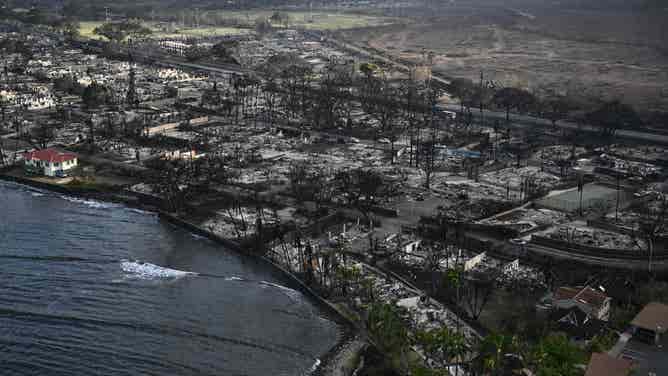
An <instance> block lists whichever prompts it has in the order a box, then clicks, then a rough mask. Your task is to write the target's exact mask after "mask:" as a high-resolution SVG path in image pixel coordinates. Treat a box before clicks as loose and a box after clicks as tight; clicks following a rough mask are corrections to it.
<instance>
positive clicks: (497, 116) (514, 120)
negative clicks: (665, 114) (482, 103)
mask: <svg viewBox="0 0 668 376" xmlns="http://www.w3.org/2000/svg"><path fill="white" fill-rule="evenodd" d="M439 107H440V108H443V109H446V110H449V111H459V110H460V109H461V107H460V106H459V105H457V104H444V105H439ZM471 114H472V115H473V117H475V118H478V117H480V112H479V111H478V110H476V111H473V110H472V111H471ZM483 116H484V117H485V119H490V118H491V119H494V120H501V121H502V122H501V124H505V121H506V113H505V112H498V111H489V110H485V111H484V114H483ZM510 121H511V124H512V125H515V126H519V127H525V128H526V127H530V126H534V127H535V126H539V127H552V122H551V121H549V120H547V119H541V118H537V117H533V116H527V115H519V114H510ZM557 127H559V128H562V129H567V130H578V129H579V130H581V131H584V132H592V133H593V132H598V130H597V129H596V128H594V127H592V126H590V125H584V126H579V125H578V124H575V123H573V122H569V121H558V122H557ZM617 137H619V138H625V139H629V140H635V141H642V142H649V143H653V144H664V145H668V135H663V134H657V133H650V132H643V131H633V130H627V129H621V130H618V131H617Z"/></svg>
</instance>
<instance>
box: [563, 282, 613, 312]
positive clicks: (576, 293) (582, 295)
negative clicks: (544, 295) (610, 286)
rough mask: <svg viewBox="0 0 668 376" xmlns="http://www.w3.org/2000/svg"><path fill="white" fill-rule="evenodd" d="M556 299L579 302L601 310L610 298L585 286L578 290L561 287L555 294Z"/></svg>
mask: <svg viewBox="0 0 668 376" xmlns="http://www.w3.org/2000/svg"><path fill="white" fill-rule="evenodd" d="M554 298H555V300H571V299H572V300H578V301H580V302H581V303H584V304H589V305H592V306H594V307H599V308H600V307H601V306H602V305H603V304H604V303H605V301H606V300H607V299H608V296H607V295H605V294H604V293H602V292H600V291H597V290H594V289H593V288H591V287H589V286H585V287H576V288H573V287H560V288H558V289H557V291H556V292H555V294H554Z"/></svg>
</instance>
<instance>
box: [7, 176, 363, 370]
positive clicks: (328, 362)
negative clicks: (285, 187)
mask: <svg viewBox="0 0 668 376" xmlns="http://www.w3.org/2000/svg"><path fill="white" fill-rule="evenodd" d="M10 170H11V168H10V169H4V170H0V181H5V182H11V183H16V184H19V185H24V186H27V187H33V188H39V189H43V190H46V191H49V192H56V193H61V194H65V195H68V196H72V197H78V198H87V199H93V200H97V201H101V202H110V203H115V204H122V205H124V206H126V207H129V208H133V209H140V210H143V211H146V212H149V213H153V214H156V215H157V216H158V218H159V219H160V220H163V221H166V222H168V223H171V224H172V225H175V226H177V227H179V228H181V229H184V230H186V231H188V232H191V233H193V234H196V235H199V236H203V237H205V238H207V239H209V240H211V241H213V242H215V243H217V244H219V245H221V246H223V247H225V248H227V249H229V250H231V251H233V252H236V253H239V254H241V255H243V256H246V257H250V258H252V259H255V260H257V261H260V262H262V263H264V264H267V265H269V266H270V267H271V268H273V269H274V270H276V271H278V272H279V273H280V274H281V275H282V276H283V277H285V278H286V279H287V281H288V282H289V283H290V284H292V285H293V286H291V287H294V288H296V289H297V290H298V291H299V292H300V293H302V294H304V295H307V296H308V297H309V299H310V300H311V301H312V302H313V303H314V304H316V305H317V306H318V308H319V309H320V310H321V311H322V313H323V314H324V315H325V317H327V318H328V319H331V320H332V321H334V322H336V323H337V324H338V325H339V326H340V327H341V332H340V333H341V335H340V337H339V338H337V341H336V344H335V345H334V346H333V347H332V348H331V349H330V350H328V351H327V352H325V353H324V354H322V355H321V356H320V357H319V358H317V359H316V362H315V364H314V365H313V366H312V368H311V369H310V370H309V372H308V373H307V374H310V375H316V376H327V375H332V376H333V375H336V376H344V374H342V373H340V372H336V371H337V370H341V369H343V368H345V365H346V363H348V362H349V361H350V360H351V359H354V358H355V357H357V355H358V352H359V351H360V350H361V349H362V348H363V347H364V346H362V345H360V344H361V343H364V341H363V340H362V339H360V338H359V335H358V334H357V333H356V329H358V327H357V325H356V324H355V323H354V322H353V321H351V320H350V319H349V318H347V317H346V316H345V315H344V314H343V313H341V312H340V311H339V310H338V309H337V308H336V306H335V305H334V304H332V303H331V302H329V301H328V300H327V299H325V298H323V297H322V296H320V295H319V294H317V293H316V292H315V291H313V290H312V289H311V288H310V287H308V286H307V285H306V284H305V283H304V282H303V281H302V280H300V279H299V278H298V277H297V276H295V275H294V274H292V273H290V272H288V271H287V270H285V269H284V268H283V267H281V266H280V265H277V264H276V263H274V262H273V261H271V260H269V259H268V258H266V257H264V256H259V255H255V254H252V253H249V252H246V251H244V249H243V248H242V246H241V245H240V244H239V243H237V242H235V241H232V240H229V239H225V238H223V237H221V236H218V235H216V234H214V233H212V232H210V231H208V230H206V229H203V228H201V227H199V226H197V225H195V224H193V223H191V222H189V221H188V220H186V219H183V218H180V217H177V216H175V215H174V214H172V213H168V212H166V211H164V210H162V209H160V207H159V203H157V202H154V203H146V202H144V200H146V199H147V197H144V195H140V194H137V193H134V192H130V191H125V190H119V191H118V192H106V191H97V190H84V189H76V188H71V187H66V186H63V185H57V184H49V183H45V182H40V181H36V180H32V179H27V178H23V177H18V176H14V175H9V174H7V172H8V171H10ZM351 348H354V349H356V350H357V351H350V349H351Z"/></svg>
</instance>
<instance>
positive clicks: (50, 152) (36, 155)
mask: <svg viewBox="0 0 668 376" xmlns="http://www.w3.org/2000/svg"><path fill="white" fill-rule="evenodd" d="M24 156H25V159H26V160H28V161H31V160H38V161H47V162H51V163H62V162H65V161H70V160H72V159H75V158H76V157H77V156H76V154H73V153H65V152H61V151H58V150H56V149H42V150H35V151H31V152H28V153H25V155H24Z"/></svg>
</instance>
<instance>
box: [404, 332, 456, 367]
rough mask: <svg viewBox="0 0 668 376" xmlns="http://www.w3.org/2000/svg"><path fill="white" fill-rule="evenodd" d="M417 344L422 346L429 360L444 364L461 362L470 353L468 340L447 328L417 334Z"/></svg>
mask: <svg viewBox="0 0 668 376" xmlns="http://www.w3.org/2000/svg"><path fill="white" fill-rule="evenodd" d="M415 340H416V343H417V344H419V345H420V346H422V349H423V350H424V354H425V356H426V357H427V358H428V359H431V360H435V361H437V362H440V363H442V364H444V365H445V364H448V363H452V362H461V361H462V358H463V357H464V356H465V355H466V354H467V352H468V346H467V344H466V338H465V337H464V335H463V334H461V333H458V332H455V331H453V330H451V329H450V328H448V327H447V326H442V327H440V328H438V329H432V330H428V331H418V332H417V333H416V334H415Z"/></svg>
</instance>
